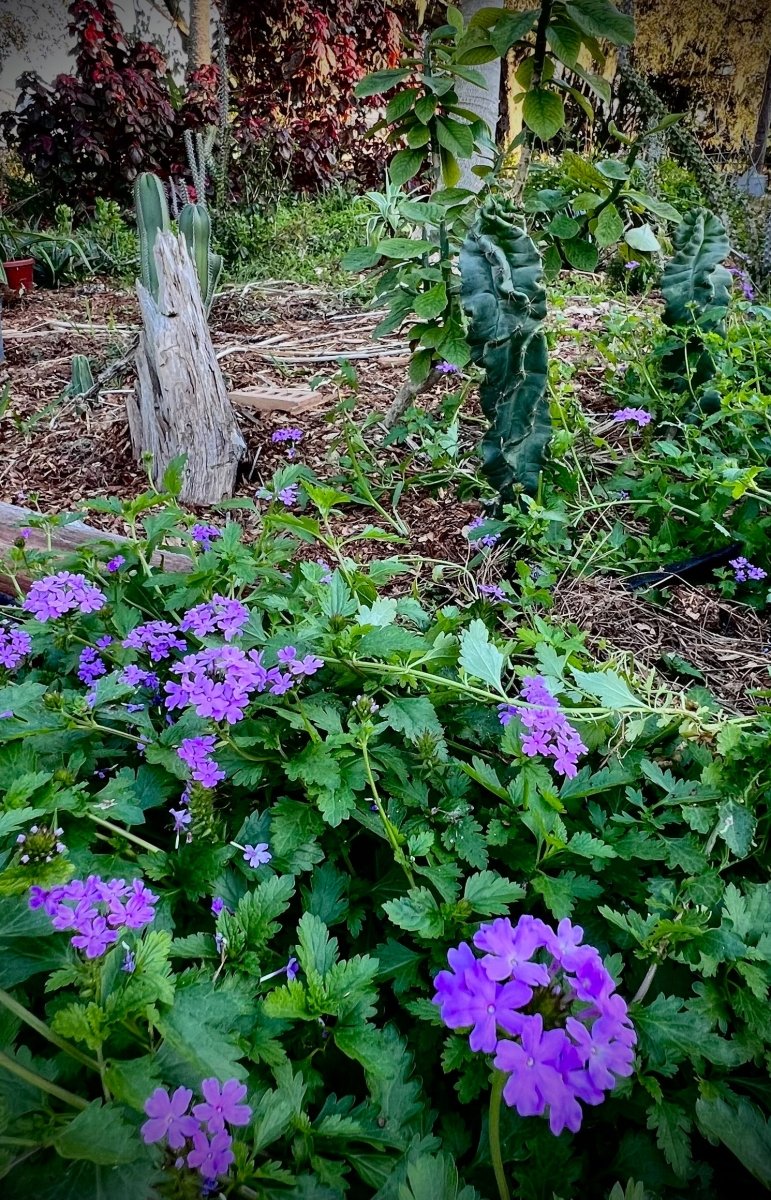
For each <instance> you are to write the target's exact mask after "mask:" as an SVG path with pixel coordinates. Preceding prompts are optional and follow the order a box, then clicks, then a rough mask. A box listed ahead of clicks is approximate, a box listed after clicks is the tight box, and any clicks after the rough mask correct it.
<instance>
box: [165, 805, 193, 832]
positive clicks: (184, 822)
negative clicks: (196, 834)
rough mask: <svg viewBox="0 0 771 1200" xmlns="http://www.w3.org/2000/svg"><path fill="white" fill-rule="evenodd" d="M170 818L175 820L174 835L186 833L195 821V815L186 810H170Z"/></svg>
mask: <svg viewBox="0 0 771 1200" xmlns="http://www.w3.org/2000/svg"><path fill="white" fill-rule="evenodd" d="M169 816H171V817H173V818H174V830H173V832H174V833H185V832H186V830H187V827H188V825H189V824H190V822H191V821H192V819H193V814H192V813H191V812H190V811H189V810H188V809H186V808H170V809H169Z"/></svg>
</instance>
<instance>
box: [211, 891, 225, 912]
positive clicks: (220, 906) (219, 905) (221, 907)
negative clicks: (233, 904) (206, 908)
mask: <svg viewBox="0 0 771 1200" xmlns="http://www.w3.org/2000/svg"><path fill="white" fill-rule="evenodd" d="M226 908H227V905H226V904H225V901H224V900H223V899H222V896H215V897H214V899H213V900H212V902H211V911H212V915H213V916H215V917H218V916H219V915H220V913H223V912H224V911H225V909H226Z"/></svg>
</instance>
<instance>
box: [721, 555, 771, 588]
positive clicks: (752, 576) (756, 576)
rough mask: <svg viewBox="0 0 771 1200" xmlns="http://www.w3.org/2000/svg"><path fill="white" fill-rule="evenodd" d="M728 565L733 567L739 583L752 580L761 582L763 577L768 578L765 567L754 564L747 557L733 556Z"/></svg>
mask: <svg viewBox="0 0 771 1200" xmlns="http://www.w3.org/2000/svg"><path fill="white" fill-rule="evenodd" d="M728 565H729V567H733V569H734V578H735V579H736V582H737V583H749V582H750V581H752V582H757V583H759V582H760V580H761V579H765V578H766V572H765V571H764V570H763V568H762V567H755V566H753V564H752V563H751V562H750V561H749V559H747V558H744V557H741V558H732V559H731V560H730V561H729V563H728Z"/></svg>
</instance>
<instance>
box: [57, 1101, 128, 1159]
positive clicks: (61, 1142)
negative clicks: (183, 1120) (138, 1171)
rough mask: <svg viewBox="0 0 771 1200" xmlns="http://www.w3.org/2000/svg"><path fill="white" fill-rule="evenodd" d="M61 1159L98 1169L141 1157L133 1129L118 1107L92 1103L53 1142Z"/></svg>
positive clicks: (97, 1102)
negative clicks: (76, 1160)
mask: <svg viewBox="0 0 771 1200" xmlns="http://www.w3.org/2000/svg"><path fill="white" fill-rule="evenodd" d="M54 1145H55V1147H56V1152H57V1154H60V1155H61V1156H62V1158H83V1159H87V1160H88V1162H92V1163H99V1164H100V1165H101V1166H112V1165H113V1164H116V1163H130V1162H135V1161H136V1159H137V1158H141V1157H142V1151H141V1149H140V1144H139V1143H138V1141H137V1140H136V1132H135V1129H134V1127H133V1126H132V1125H131V1124H130V1123H129V1122H128V1121H127V1120H126V1116H125V1110H124V1109H123V1108H122V1106H121V1105H119V1104H114V1103H110V1104H103V1103H102V1101H101V1100H92V1102H91V1103H90V1104H89V1106H88V1108H84V1109H83V1111H82V1112H80V1113H78V1115H77V1116H76V1117H75V1119H74V1121H70V1123H69V1124H68V1125H66V1126H65V1127H64V1129H62V1131H61V1132H60V1133H59V1134H58V1135H57V1137H56V1141H55V1143H54Z"/></svg>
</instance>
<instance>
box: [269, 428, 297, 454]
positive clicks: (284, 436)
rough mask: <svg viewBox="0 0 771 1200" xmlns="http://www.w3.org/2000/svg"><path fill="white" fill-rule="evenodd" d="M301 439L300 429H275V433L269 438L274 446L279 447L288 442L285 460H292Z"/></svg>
mask: <svg viewBox="0 0 771 1200" xmlns="http://www.w3.org/2000/svg"><path fill="white" fill-rule="evenodd" d="M303 437H304V434H303V431H302V429H296V428H294V427H292V428H290V429H277V430H276V432H275V433H274V434H273V435H272V436H271V439H270V440H271V441H272V442H273V443H274V445H280V444H281V443H286V442H288V443H289V445H288V447H287V452H286V456H287V458H294V456H295V454H296V452H297V451H296V447H297V445H298V444H299V443H300V442H301V441H302V440H303Z"/></svg>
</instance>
